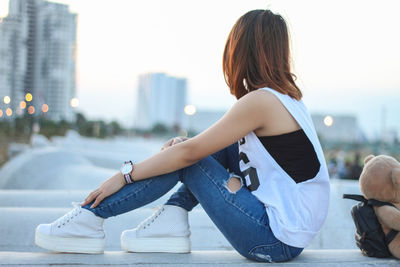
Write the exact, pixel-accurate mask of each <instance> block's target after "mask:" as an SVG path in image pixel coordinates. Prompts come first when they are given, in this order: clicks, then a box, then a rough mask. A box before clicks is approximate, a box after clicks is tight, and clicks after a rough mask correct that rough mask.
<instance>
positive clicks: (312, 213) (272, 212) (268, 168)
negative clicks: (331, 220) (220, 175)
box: [238, 88, 330, 248]
mask: <svg viewBox="0 0 400 267" xmlns="http://www.w3.org/2000/svg"><path fill="white" fill-rule="evenodd" d="M259 90H267V91H269V92H271V93H273V94H274V95H275V96H276V97H278V99H279V100H280V101H281V102H282V104H283V105H284V106H285V107H286V109H287V110H288V111H289V113H290V114H291V115H292V116H293V118H294V119H295V120H296V121H297V123H298V124H299V125H300V127H301V128H302V129H303V131H304V132H305V134H306V135H307V137H308V139H309V140H310V142H311V144H312V145H313V147H314V150H315V152H316V155H317V158H318V160H319V162H320V169H319V171H318V173H317V175H316V176H315V177H314V178H312V179H309V180H306V181H304V182H300V183H296V182H295V180H294V179H292V178H291V177H290V176H289V175H288V174H287V173H286V172H285V171H284V170H283V169H282V168H281V167H280V165H279V164H278V163H277V162H276V161H275V160H274V158H273V157H272V156H271V155H270V154H269V153H268V151H267V150H266V149H265V147H264V146H263V144H262V143H261V141H260V140H259V139H258V137H257V136H256V134H255V133H254V132H250V133H249V134H247V135H246V136H245V137H244V138H242V139H241V140H239V141H238V142H239V154H240V155H241V156H240V158H241V160H240V162H239V166H240V170H241V171H242V173H243V176H244V179H245V183H246V185H247V187H248V188H249V190H250V191H251V193H252V194H254V195H255V196H256V197H257V198H258V199H259V200H260V201H261V202H262V203H264V205H265V208H266V211H267V214H268V218H269V224H270V227H271V230H272V232H273V233H274V235H275V237H276V238H277V239H279V240H280V241H282V242H283V243H285V244H287V245H290V246H294V247H299V248H304V247H306V246H307V245H308V244H310V242H311V240H312V239H313V238H314V237H315V236H316V234H317V233H318V231H319V230H320V229H321V227H322V224H323V222H324V220H325V218H326V216H327V213H328V206H329V191H330V185H329V175H328V171H327V167H326V162H325V157H324V154H323V152H322V148H321V145H320V143H319V140H318V137H317V134H316V132H315V128H314V125H313V123H312V120H311V116H310V115H309V113H308V111H307V108H306V106H305V105H304V103H303V101H301V100H300V101H298V100H296V99H294V98H291V97H290V96H288V95H284V94H281V93H279V92H277V91H275V90H273V89H270V88H261V89H259Z"/></svg>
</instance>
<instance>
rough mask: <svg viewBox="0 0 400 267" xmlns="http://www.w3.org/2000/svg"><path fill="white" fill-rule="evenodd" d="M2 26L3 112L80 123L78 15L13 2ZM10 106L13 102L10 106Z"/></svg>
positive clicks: (23, 0) (43, 4) (40, 2)
mask: <svg viewBox="0 0 400 267" xmlns="http://www.w3.org/2000/svg"><path fill="white" fill-rule="evenodd" d="M9 6H10V8H9V13H8V15H7V17H5V18H4V19H3V20H2V22H0V38H1V40H0V55H1V61H2V62H1V64H0V98H1V100H3V101H1V102H0V109H2V110H6V113H7V114H6V115H5V116H4V117H9V118H10V119H14V118H15V117H16V116H21V115H22V114H24V113H28V114H30V115H32V116H35V117H39V116H44V117H46V118H48V119H51V120H54V121H60V120H62V119H64V120H67V121H74V120H75V111H74V110H73V107H72V105H70V101H71V100H72V99H73V98H74V97H75V93H76V92H75V85H76V84H75V77H76V72H75V70H76V58H75V54H76V15H75V14H73V13H70V12H69V10H68V6H66V5H63V4H59V3H54V2H48V1H45V0H35V1H28V0H12V1H11V2H10V5H9ZM7 102H8V103H7Z"/></svg>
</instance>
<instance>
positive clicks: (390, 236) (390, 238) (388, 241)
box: [385, 229, 399, 246]
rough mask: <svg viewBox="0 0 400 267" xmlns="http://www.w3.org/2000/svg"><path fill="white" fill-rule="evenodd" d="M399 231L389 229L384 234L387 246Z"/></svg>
mask: <svg viewBox="0 0 400 267" xmlns="http://www.w3.org/2000/svg"><path fill="white" fill-rule="evenodd" d="M398 233H399V231H396V230H393V229H391V230H390V232H389V233H388V234H387V235H386V236H385V241H386V242H385V243H386V245H387V246H389V244H390V242H392V241H393V239H394V238H395V237H396V236H397V234H398Z"/></svg>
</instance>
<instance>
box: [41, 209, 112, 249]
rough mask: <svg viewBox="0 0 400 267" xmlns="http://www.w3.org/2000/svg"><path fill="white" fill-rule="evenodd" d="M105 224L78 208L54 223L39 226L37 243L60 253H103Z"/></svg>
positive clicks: (92, 214)
mask: <svg viewBox="0 0 400 267" xmlns="http://www.w3.org/2000/svg"><path fill="white" fill-rule="evenodd" d="M103 222H104V219H103V218H101V217H98V216H96V215H95V214H94V213H93V212H91V211H89V210H87V209H83V208H81V207H80V206H78V207H76V208H74V209H73V210H71V211H70V212H68V213H67V214H65V215H64V216H62V217H60V218H58V219H57V220H55V221H54V222H53V223H50V224H39V225H38V227H36V233H35V243H36V245H38V246H39V247H42V248H45V249H49V250H53V251H58V252H73V253H103V252H104V245H105V238H104V237H105V234H104V230H103Z"/></svg>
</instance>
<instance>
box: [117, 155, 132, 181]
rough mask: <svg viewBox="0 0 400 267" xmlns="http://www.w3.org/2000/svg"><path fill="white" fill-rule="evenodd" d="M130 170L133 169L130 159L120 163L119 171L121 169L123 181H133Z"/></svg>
mask: <svg viewBox="0 0 400 267" xmlns="http://www.w3.org/2000/svg"><path fill="white" fill-rule="evenodd" d="M132 170H133V163H132V161H131V160H129V161H124V164H122V166H121V169H120V171H121V173H122V175H123V176H124V178H125V182H126V183H127V184H131V183H133V182H134V181H133V179H132V176H131V172H132Z"/></svg>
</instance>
